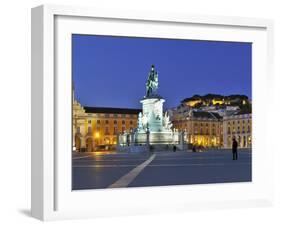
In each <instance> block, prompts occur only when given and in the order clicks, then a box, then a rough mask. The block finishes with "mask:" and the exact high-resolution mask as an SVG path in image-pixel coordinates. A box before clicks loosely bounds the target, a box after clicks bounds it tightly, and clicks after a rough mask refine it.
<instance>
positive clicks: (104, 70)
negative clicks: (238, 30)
mask: <svg viewBox="0 0 281 226" xmlns="http://www.w3.org/2000/svg"><path fill="white" fill-rule="evenodd" d="M72 64H73V65H72V69H73V72H72V73H73V81H74V86H75V96H76V98H77V99H78V100H79V102H80V103H81V104H82V105H84V106H86V105H87V106H97V107H124V108H140V107H141V105H140V103H139V100H140V99H141V98H143V96H144V95H145V82H146V80H147V77H148V73H149V70H150V67H151V65H152V64H154V65H155V67H156V70H157V71H158V75H159V90H158V93H159V94H160V95H161V96H162V97H163V98H164V99H165V100H166V102H165V104H164V105H165V108H169V107H175V106H177V105H179V103H180V101H181V100H182V99H184V98H186V97H190V96H193V95H195V94H200V95H204V94H208V93H215V94H222V95H230V94H243V95H247V96H248V97H249V98H251V92H252V90H251V74H252V69H251V64H252V45H251V43H237V42H214V41H196V40H175V39H156V38H129V37H113V36H95V35H72Z"/></svg>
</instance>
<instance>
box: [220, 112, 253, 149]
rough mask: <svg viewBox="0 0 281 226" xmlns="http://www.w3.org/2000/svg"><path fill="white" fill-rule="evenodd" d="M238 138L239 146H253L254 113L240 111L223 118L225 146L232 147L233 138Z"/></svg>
mask: <svg viewBox="0 0 281 226" xmlns="http://www.w3.org/2000/svg"><path fill="white" fill-rule="evenodd" d="M234 137H235V138H236V140H237V142H238V147H240V148H250V147H251V146H252V114H251V113H249V112H248V113H247V112H240V113H237V114H233V115H230V116H225V117H224V118H223V146H224V147H225V148H231V147H232V139H233V138H234Z"/></svg>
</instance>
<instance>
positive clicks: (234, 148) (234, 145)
mask: <svg viewBox="0 0 281 226" xmlns="http://www.w3.org/2000/svg"><path fill="white" fill-rule="evenodd" d="M237 147H238V143H237V141H236V139H235V138H233V141H232V159H233V160H237V159H238V153H237Z"/></svg>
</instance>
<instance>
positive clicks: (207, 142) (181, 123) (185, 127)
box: [172, 110, 223, 147]
mask: <svg viewBox="0 0 281 226" xmlns="http://www.w3.org/2000/svg"><path fill="white" fill-rule="evenodd" d="M172 123H173V126H174V128H175V129H176V130H179V131H185V132H186V139H187V140H186V142H187V143H189V144H192V145H197V146H203V147H221V146H222V142H223V139H222V135H223V134H222V117H221V116H220V115H219V114H218V113H212V112H204V111H193V110H191V111H187V112H180V113H175V114H174V115H173V117H172Z"/></svg>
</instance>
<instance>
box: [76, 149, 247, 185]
mask: <svg viewBox="0 0 281 226" xmlns="http://www.w3.org/2000/svg"><path fill="white" fill-rule="evenodd" d="M72 159H73V161H72V185H73V189H97V188H114V187H140V186H163V185H181V184H202V183H222V182H246V181H251V178H252V171H251V168H252V166H251V162H252V152H251V151H250V150H243V151H239V152H238V160H237V161H233V160H232V153H231V151H229V150H209V151H206V152H196V153H193V152H187V151H177V152H171V151H163V152H155V153H118V152H112V151H111V152H103V151H101V152H91V153H73V158H72Z"/></svg>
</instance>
